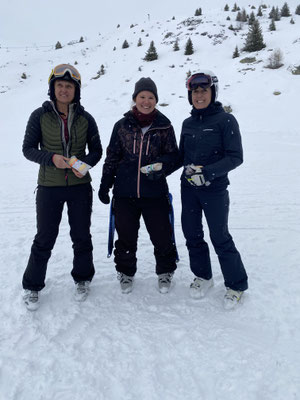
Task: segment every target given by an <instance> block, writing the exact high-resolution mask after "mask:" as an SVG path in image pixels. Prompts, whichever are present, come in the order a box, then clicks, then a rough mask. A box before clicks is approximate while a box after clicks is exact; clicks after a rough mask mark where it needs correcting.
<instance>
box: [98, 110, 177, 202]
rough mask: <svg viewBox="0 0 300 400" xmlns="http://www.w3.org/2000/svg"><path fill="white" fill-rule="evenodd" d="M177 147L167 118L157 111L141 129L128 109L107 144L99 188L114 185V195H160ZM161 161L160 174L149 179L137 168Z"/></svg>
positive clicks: (173, 168)
mask: <svg viewBox="0 0 300 400" xmlns="http://www.w3.org/2000/svg"><path fill="white" fill-rule="evenodd" d="M178 155H179V153H178V147H177V142H176V138H175V134H174V129H173V126H172V125H171V122H170V121H169V119H168V118H167V117H166V116H164V115H163V114H162V113H161V112H159V111H157V114H156V117H155V119H154V121H153V123H152V125H151V127H150V128H149V129H148V130H147V132H145V133H143V132H142V129H141V127H140V126H139V125H138V121H137V120H136V119H135V118H134V116H133V113H132V112H131V111H129V112H127V113H126V114H124V118H122V119H121V120H119V121H118V122H117V123H116V124H115V126H114V128H113V132H112V135H111V139H110V143H109V145H108V147H107V156H106V159H105V162H104V165H103V173H102V179H101V188H102V189H104V190H107V191H108V189H109V188H111V187H112V186H113V187H114V189H113V194H114V196H116V197H137V198H139V197H161V196H164V195H165V194H167V193H168V185H167V181H166V176H167V175H169V174H170V173H172V172H173V171H174V170H175V164H176V162H178ZM156 162H161V163H162V164H163V169H162V172H163V174H161V177H160V178H159V179H157V180H151V179H149V177H147V176H146V175H145V174H143V173H141V172H140V168H141V167H142V166H145V165H148V164H153V163H156Z"/></svg>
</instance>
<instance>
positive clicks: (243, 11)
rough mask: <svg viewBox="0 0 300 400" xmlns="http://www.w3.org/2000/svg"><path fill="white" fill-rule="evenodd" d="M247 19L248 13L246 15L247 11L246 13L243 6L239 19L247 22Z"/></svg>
mask: <svg viewBox="0 0 300 400" xmlns="http://www.w3.org/2000/svg"><path fill="white" fill-rule="evenodd" d="M247 19H248V15H247V13H246V10H245V9H244V8H243V10H242V20H241V22H247Z"/></svg>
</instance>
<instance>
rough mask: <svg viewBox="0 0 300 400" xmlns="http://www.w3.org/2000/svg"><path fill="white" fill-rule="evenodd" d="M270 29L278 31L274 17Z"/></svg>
mask: <svg viewBox="0 0 300 400" xmlns="http://www.w3.org/2000/svg"><path fill="white" fill-rule="evenodd" d="M269 31H276V25H275V21H274V19H272V21H271V23H270V25H269Z"/></svg>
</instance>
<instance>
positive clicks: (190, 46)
mask: <svg viewBox="0 0 300 400" xmlns="http://www.w3.org/2000/svg"><path fill="white" fill-rule="evenodd" d="M191 54H194V46H193V43H192V40H191V38H188V41H187V42H186V45H185V51H184V55H185V56H190V55H191Z"/></svg>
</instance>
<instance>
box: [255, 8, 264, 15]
mask: <svg viewBox="0 0 300 400" xmlns="http://www.w3.org/2000/svg"><path fill="white" fill-rule="evenodd" d="M256 15H257V16H258V17H262V16H263V13H262V8H261V6H259V7H258V11H257V14H256Z"/></svg>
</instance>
